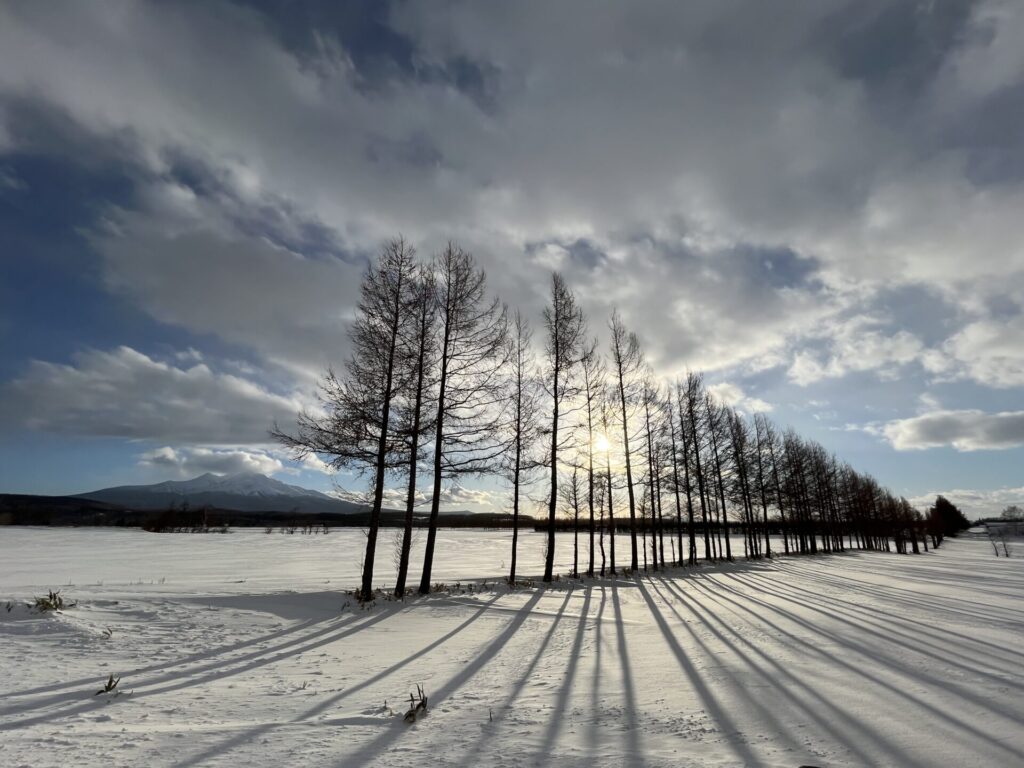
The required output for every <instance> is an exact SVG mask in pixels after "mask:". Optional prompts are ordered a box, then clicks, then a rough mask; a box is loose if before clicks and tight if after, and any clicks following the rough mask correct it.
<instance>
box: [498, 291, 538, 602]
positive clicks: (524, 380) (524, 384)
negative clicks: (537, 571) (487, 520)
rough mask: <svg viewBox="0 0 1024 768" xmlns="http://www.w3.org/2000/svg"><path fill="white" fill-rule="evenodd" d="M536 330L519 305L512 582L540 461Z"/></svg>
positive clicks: (510, 462) (514, 360) (512, 381)
mask: <svg viewBox="0 0 1024 768" xmlns="http://www.w3.org/2000/svg"><path fill="white" fill-rule="evenodd" d="M532 336H533V333H532V331H531V330H530V326H529V323H528V322H527V320H526V318H524V317H523V316H522V314H521V313H520V312H519V310H518V309H517V310H516V312H515V315H514V316H513V319H512V333H511V334H510V335H509V352H508V355H507V356H508V359H509V363H510V365H511V371H510V375H509V377H508V389H509V392H508V398H509V409H508V411H507V414H508V420H507V426H506V430H507V433H508V446H507V450H506V452H505V455H504V459H503V468H504V470H505V475H506V477H507V478H508V480H509V482H511V484H512V564H511V566H510V568H509V576H508V581H509V584H512V585H515V583H516V549H517V545H518V541H519V505H520V491H521V489H522V486H523V485H524V482H525V479H526V478H527V477H528V476H529V472H530V470H532V469H533V468H534V467H535V466H536V464H537V462H536V460H535V459H534V457H533V456H532V455H531V453H532V449H533V447H534V445H535V443H536V441H537V438H538V437H539V430H538V417H539V415H540V398H539V394H540V393H539V391H538V386H537V377H536V361H535V360H534V356H533V349H532V346H531V343H532Z"/></svg>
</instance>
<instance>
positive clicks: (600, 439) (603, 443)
mask: <svg viewBox="0 0 1024 768" xmlns="http://www.w3.org/2000/svg"><path fill="white" fill-rule="evenodd" d="M609 448H611V443H609V442H608V438H607V437H605V436H604V435H600V434H598V435H594V450H595V451H598V452H599V453H604V452H605V451H607V450H608V449H609Z"/></svg>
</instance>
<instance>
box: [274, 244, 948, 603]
mask: <svg viewBox="0 0 1024 768" xmlns="http://www.w3.org/2000/svg"><path fill="white" fill-rule="evenodd" d="M608 330H609V334H608V338H609V343H608V348H607V350H604V351H602V349H601V347H600V346H599V343H598V341H597V339H596V338H595V337H594V336H593V335H592V334H591V331H590V329H589V327H588V323H587V318H586V317H585V315H584V313H583V311H582V308H581V307H580V305H579V302H578V301H577V299H576V297H575V296H574V294H573V292H572V290H571V289H570V288H569V287H568V286H567V285H566V283H565V281H564V280H563V279H562V277H561V276H560V275H559V274H557V273H556V274H554V275H553V276H552V281H551V295H550V299H549V303H548V306H547V308H546V309H545V310H544V313H543V320H542V331H543V343H542V344H539V345H536V346H535V344H534V339H533V334H532V330H531V328H530V324H529V323H528V321H527V319H526V318H525V317H523V316H522V315H521V314H520V312H519V311H518V310H517V311H514V312H513V313H512V314H511V316H510V314H509V312H508V310H507V308H506V307H505V306H503V305H502V304H501V303H500V301H499V300H498V299H497V298H494V297H492V296H490V295H489V293H488V290H487V285H486V276H485V274H484V271H483V270H482V269H481V268H480V267H479V266H478V265H477V264H476V262H475V260H474V258H473V257H472V255H471V254H469V253H467V252H466V251H463V250H462V249H460V248H459V247H457V246H455V245H454V244H449V245H448V246H447V247H446V248H445V249H444V250H443V251H442V252H441V253H440V254H438V255H437V256H435V257H434V258H433V259H431V260H430V261H429V262H423V261H420V260H418V259H417V258H416V255H415V252H414V249H413V248H412V247H411V246H409V245H408V244H407V243H406V242H405V241H404V240H402V239H400V238H399V239H396V240H393V241H391V242H389V243H388V244H387V245H386V246H385V247H384V249H383V250H382V252H381V254H380V256H379V258H378V260H377V262H376V263H375V264H374V265H372V266H371V267H370V268H369V269H368V271H367V273H366V276H365V278H364V280H363V284H362V292H361V298H360V302H359V305H358V307H357V313H356V318H355V320H354V321H353V323H352V326H351V331H350V337H351V342H352V346H351V354H350V356H349V358H348V360H347V361H346V363H345V370H344V373H343V374H340V375H339V374H337V373H335V372H334V371H333V370H329V371H328V372H327V374H326V375H325V377H324V378H323V380H322V382H321V390H320V399H321V403H320V406H321V407H320V408H319V409H318V410H317V411H314V412H309V411H304V412H302V413H300V414H299V417H298V428H297V430H296V431H294V432H290V431H284V430H281V429H279V428H278V427H276V426H275V428H274V431H273V435H274V437H275V438H276V439H277V440H279V441H280V442H281V443H283V444H284V445H285V446H287V447H288V448H290V449H291V451H292V453H293V454H294V455H295V456H296V457H297V458H302V457H305V456H307V455H309V454H316V455H317V456H320V457H321V458H323V459H325V460H327V461H328V462H329V463H330V464H331V466H333V467H334V468H336V469H347V470H354V471H356V472H358V473H361V474H363V475H366V476H368V477H369V478H370V479H371V481H372V482H371V489H372V490H371V492H370V495H369V499H368V502H369V505H370V508H371V516H370V524H369V530H368V532H367V544H366V554H365V556H364V561H363V576H362V584H361V589H360V594H361V595H362V596H363V597H366V598H368V597H370V596H371V595H372V586H373V585H372V575H373V565H374V557H375V553H376V547H377V537H378V530H379V527H380V517H381V510H382V508H383V503H384V497H385V486H386V485H387V484H388V481H389V480H390V481H391V482H392V483H396V482H401V483H404V488H403V490H404V496H405V517H404V530H403V533H402V537H401V542H400V548H399V554H398V557H397V558H396V562H397V566H398V573H397V578H396V586H395V593H396V595H399V596H401V595H404V594H405V593H406V582H407V579H408V575H409V566H410V562H409V561H410V550H411V542H412V532H413V526H414V524H415V522H416V521H415V515H414V511H415V507H416V506H417V503H418V499H421V498H423V497H424V496H426V498H427V500H428V501H429V504H430V511H429V517H428V522H427V538H426V548H425V553H424V561H423V569H422V573H421V578H420V584H419V591H420V593H423V594H426V593H428V592H429V591H430V588H431V572H432V568H433V562H434V551H435V544H436V535H437V527H438V519H439V511H440V504H441V499H442V492H443V490H444V484H445V482H457V481H458V479H459V478H461V477H464V476H467V475H477V476H479V475H483V474H491V473H499V474H500V475H501V476H502V477H504V478H505V479H506V480H507V482H508V484H509V486H510V490H511V512H512V517H513V528H512V531H513V533H512V552H511V565H510V570H509V576H508V578H509V581H510V582H511V583H515V580H516V576H517V572H516V562H517V558H516V556H517V547H518V539H519V522H520V515H521V512H522V508H523V506H524V501H525V500H527V499H530V496H529V494H528V491H529V489H531V488H533V487H535V486H536V485H537V484H538V483H540V481H541V480H542V479H543V478H545V477H546V479H547V481H548V482H547V484H546V487H545V488H544V489H543V493H544V499H545V501H546V512H547V514H546V519H545V528H546V542H547V544H546V553H545V566H544V580H545V581H551V580H552V579H553V578H554V577H555V573H554V562H555V546H556V530H558V529H560V528H569V529H571V530H572V532H573V575H578V574H579V573H580V562H581V559H583V560H585V565H586V568H585V572H586V574H587V575H588V576H594V575H596V574H598V573H600V574H601V575H604V574H606V573H609V572H610V573H618V572H620V571H630V572H634V571H637V570H638V569H639V568H640V567H641V562H642V567H643V568H645V569H648V568H654V569H659V568H665V567H667V566H668V565H669V564H673V565H685V564H690V565H692V564H695V563H696V562H697V558H698V549H699V548H701V546H702V548H703V557H704V559H705V560H709V561H714V560H720V559H721V560H732V559H733V558H734V553H733V541H732V538H731V534H739V535H742V540H743V555H744V557H747V558H758V557H771V556H772V554H773V547H775V548H778V547H779V546H780V545H781V548H782V551H783V552H785V553H787V554H788V553H791V552H798V553H808V554H814V553H817V552H834V551H842V550H844V549H846V548H849V547H858V548H865V549H886V550H888V549H890V548H895V549H896V550H897V551H899V552H905V551H907V550H908V547H909V548H910V549H912V550H913V551H914V552H917V551H918V550H919V541H922V542H923V546H924V547H927V546H928V542H927V539H926V538H924V531H925V523H924V521H923V520H922V519H921V518H920V515H919V514H918V513H917V512H916V511H915V510H914V509H913V508H912V507H911V506H910V504H909V503H908V502H907V501H906V500H905V499H901V498H897V497H895V496H893V495H892V494H891V493H889V492H888V491H886V490H885V489H883V488H881V487H880V486H879V485H878V484H877V483H876V482H875V481H874V480H873V479H872V478H870V477H868V476H866V475H863V474H860V473H858V472H856V471H854V470H853V469H852V468H851V467H849V466H848V465H846V464H844V463H842V462H841V461H839V460H838V459H837V458H836V457H835V456H834V455H832V454H830V453H829V452H828V451H826V450H825V449H824V448H823V447H822V446H821V445H819V444H817V443H814V442H812V441H807V440H804V439H802V438H800V437H799V436H798V435H797V434H795V433H794V432H793V431H792V430H787V431H780V430H779V429H778V428H777V427H775V425H773V424H772V423H771V422H770V421H769V420H768V419H767V418H765V417H764V415H763V414H761V413H757V414H754V416H753V418H749V417H748V416H746V415H744V414H742V413H740V412H739V411H737V410H736V409H734V408H731V407H729V406H727V405H725V404H723V403H720V402H718V401H717V400H716V399H715V398H714V397H713V396H712V395H711V393H710V392H709V391H708V390H707V389H706V388H705V386H704V384H703V381H702V377H701V376H700V375H699V374H695V373H687V374H686V375H685V376H684V377H682V378H680V379H678V380H676V381H672V382H669V383H666V382H664V381H661V380H659V379H658V378H656V377H655V375H654V372H653V371H652V369H651V367H650V365H648V363H647V361H646V359H645V355H644V351H643V348H642V345H641V342H640V339H639V338H638V337H637V335H636V334H635V333H633V332H631V331H630V330H629V329H628V328H627V327H626V325H625V323H624V322H623V319H622V317H621V316H620V315H619V314H618V313H617V312H616V313H613V314H612V316H611V318H610V321H609V329H608ZM537 347H540V350H538V348H537ZM423 472H429V476H430V479H431V488H430V493H429V495H427V494H424V493H423V492H422V490H421V489H420V487H419V485H418V483H419V478H420V476H421V474H422V473H423ZM627 512H628V514H627ZM616 515H618V517H617V516H616ZM620 532H626V533H628V535H629V551H628V554H627V555H626V556H625V557H626V560H627V562H622V561H617V559H616V549H615V543H616V536H615V534H616V533H620ZM581 533H582V534H583V536H584V554H583V557H582V558H581V549H580V535H581ZM666 539H667V540H668V556H666ZM598 557H599V558H600V562H599V563H598Z"/></svg>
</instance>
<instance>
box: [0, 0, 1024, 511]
mask: <svg viewBox="0 0 1024 768" xmlns="http://www.w3.org/2000/svg"><path fill="white" fill-rule="evenodd" d="M1022 124H1024V3H1019V2H1012V1H1006V2H1002V1H998V0H976V1H975V2H956V1H955V0H952V1H950V2H896V3H892V2H875V1H874V0H842V1H840V0H804V1H800V0H793V1H792V2H784V3H764V2H761V0H713V1H712V0H708V1H707V2H691V3H677V2H630V3H592V2H589V1H588V2H582V0H579V1H577V2H572V1H567V2H560V3H555V4H552V3H545V2H535V3H530V2H527V3H516V4H509V3H469V2H438V3H403V2H368V1H367V2H352V3H334V2H322V3H303V4H301V5H298V6H295V5H292V4H286V3H284V2H272V1H271V0H266V1H265V2H217V1H216V0H214V1H211V2H204V3H171V2H105V3H72V2H66V3H60V2H57V3H4V4H2V5H0V491H3V492H18V493H53V494H59V493H76V492H82V491H86V490H90V489H95V488H99V487H104V486H109V485H115V484H124V483H144V482H155V481H159V480H166V479H174V478H183V477H190V476H193V475H197V474H201V473H203V472H206V471H211V472H217V473H220V472H235V471H243V470H252V471H259V472H264V473H268V474H272V475H274V476H276V477H278V478H280V479H283V480H285V481H287V482H292V483H297V484H301V485H305V486H307V487H312V488H318V489H321V490H326V489H329V488H331V487H332V485H334V484H340V485H341V486H342V487H347V485H348V484H349V483H350V482H354V481H352V480H351V479H350V478H338V477H332V476H330V475H329V474H328V473H325V472H324V466H323V465H322V463H320V462H318V461H316V460H309V461H307V462H305V463H303V464H296V463H295V462H292V461H290V460H289V457H288V456H287V455H285V454H284V453H282V452H281V451H280V449H279V448H278V447H277V446H275V445H274V444H273V443H271V442H269V439H268V436H267V430H268V428H269V427H270V425H271V424H272V423H273V422H274V420H275V419H276V420H277V421H279V422H280V423H281V424H285V425H286V424H288V423H289V420H291V422H290V423H294V416H295V413H296V411H297V410H298V409H299V408H301V407H303V406H304V405H308V404H310V403H312V402H314V400H313V398H314V396H315V391H316V382H317V379H318V377H319V376H320V375H321V374H322V372H323V371H324V370H325V368H326V367H327V366H328V365H335V366H337V365H340V364H341V363H342V361H343V360H344V358H345V355H346V350H347V339H346V327H347V324H348V322H349V320H350V319H351V317H352V313H353V307H354V302H355V300H356V297H357V294H358V288H359V280H360V277H361V275H362V273H363V272H364V270H365V268H366V265H367V263H368V261H369V260H370V259H372V258H373V257H374V255H375V254H376V253H377V252H378V251H379V249H380V247H381V244H382V243H383V242H384V241H385V240H387V239H388V238H391V237H393V236H395V235H396V234H399V233H401V234H402V235H403V236H404V237H405V238H406V239H407V240H408V241H409V242H411V243H412V244H413V245H415V247H416V248H417V250H418V251H419V253H420V254H421V255H424V256H429V255H430V254H432V253H435V252H436V251H437V250H438V249H439V248H440V247H441V246H442V245H443V244H444V243H445V242H446V241H447V240H449V239H452V240H455V241H457V242H458V243H459V244H460V245H461V246H463V247H464V248H466V249H468V250H470V251H472V252H473V253H474V255H475V256H476V258H477V259H478V261H479V262H480V263H481V264H482V265H484V266H485V268H486V270H487V273H488V280H489V285H490V286H491V288H492V290H493V291H494V292H496V293H497V294H499V295H500V296H501V298H502V299H503V300H504V301H506V302H507V303H508V304H510V305H512V306H518V307H520V308H522V310H523V311H524V312H525V313H526V314H527V315H528V316H530V317H533V318H534V322H535V324H539V322H540V312H541V310H542V308H543V306H544V303H545V299H546V295H547V291H548V287H549V281H550V272H551V270H553V269H556V270H558V271H560V272H561V273H562V274H563V275H564V276H565V278H566V280H567V281H568V283H569V285H570V286H571V287H572V288H573V290H574V291H575V292H576V294H577V297H578V298H579V300H580V302H581V304H582V305H583V307H584V309H585V310H586V312H587V314H588V316H589V318H590V324H591V327H592V328H593V329H594V331H595V332H596V333H598V334H599V335H601V336H602V338H603V337H605V336H606V333H607V318H608V316H609V314H610V313H611V311H612V310H613V309H614V308H617V309H618V310H619V311H620V312H621V314H622V316H623V318H624V320H625V321H626V323H627V324H628V325H629V326H630V327H631V328H633V329H635V330H636V331H637V333H638V334H639V336H640V338H641V340H642V342H643V344H644V347H645V350H646V352H647V354H648V357H649V358H650V361H651V363H652V365H653V366H654V368H655V370H656V371H657V372H658V373H659V374H660V375H662V376H663V377H665V379H666V380H670V379H671V378H673V377H674V376H676V375H678V374H680V373H681V372H683V371H685V370H687V369H693V370H700V371H703V372H704V373H705V377H706V381H707V382H708V383H709V385H710V386H712V388H713V389H714V391H715V392H716V394H718V395H719V397H720V398H721V399H723V400H725V401H726V402H729V403H731V404H734V405H736V406H737V407H738V408H740V409H741V410H743V411H745V412H747V413H752V412H754V411H757V410H763V411H767V412H768V415H769V416H770V417H771V418H772V419H773V420H775V421H776V422H777V423H779V424H780V425H783V426H792V427H793V428H795V429H796V430H797V431H798V432H800V433H801V434H803V435H804V436H806V437H808V438H812V439H815V440H817V441H819V442H821V443H822V444H823V445H825V446H826V447H827V448H828V449H830V450H832V451H834V452H835V453H836V454H837V455H839V456H840V457H841V458H843V459H845V460H847V461H849V462H850V463H851V464H852V465H853V466H854V467H856V468H857V469H860V470H862V471H865V472H868V473H870V474H872V475H874V476H875V477H876V478H877V479H878V480H879V482H881V483H882V484H884V485H886V486H888V487H889V488H891V489H892V490H893V491H894V492H895V493H898V494H903V495H906V496H907V497H908V498H911V500H912V501H914V503H916V504H920V505H926V504H927V503H928V502H929V501H930V500H931V499H932V498H933V497H934V495H935V494H936V493H939V492H942V493H946V494H947V495H949V496H950V498H952V499H953V500H954V502H956V503H959V504H960V505H961V506H962V507H963V508H964V510H965V511H966V512H967V513H968V514H969V515H975V514H985V513H991V512H998V511H999V510H1000V509H1002V507H1004V506H1006V505H1007V504H1010V503H1018V504H1021V503H1024V470H1022V468H1024V130H1021V126H1022ZM448 492H449V495H450V496H451V501H452V503H453V504H460V503H472V504H478V505H483V507H485V508H486V507H487V506H488V505H489V506H490V507H491V508H495V509H498V508H503V507H504V505H505V504H506V501H505V496H504V494H503V491H502V489H501V488H500V487H499V486H496V485H495V484H493V483H492V484H490V485H488V484H487V483H484V484H474V483H466V484H465V486H464V487H454V488H450V489H449V490H448Z"/></svg>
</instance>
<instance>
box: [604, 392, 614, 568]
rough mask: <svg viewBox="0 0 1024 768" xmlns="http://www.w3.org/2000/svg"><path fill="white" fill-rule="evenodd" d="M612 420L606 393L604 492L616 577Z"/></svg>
mask: <svg viewBox="0 0 1024 768" xmlns="http://www.w3.org/2000/svg"><path fill="white" fill-rule="evenodd" d="M612 418H613V417H612V404H611V398H610V397H608V394H607V392H606V393H605V395H604V396H603V397H602V398H601V431H602V432H603V433H604V435H605V445H604V490H605V493H606V494H607V495H608V531H609V538H608V564H609V566H610V568H611V573H612V575H615V573H616V572H617V571H616V570H615V499H614V491H615V486H614V485H613V483H612V446H611V441H610V440H608V439H607V435H608V434H609V430H610V428H611V424H612Z"/></svg>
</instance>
